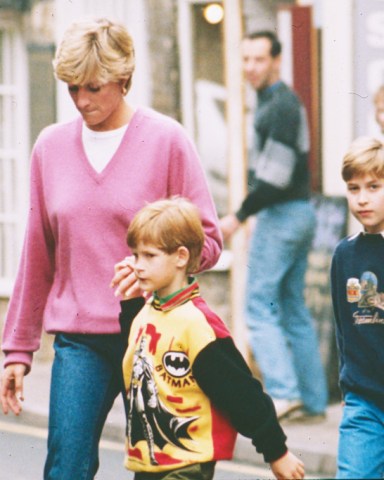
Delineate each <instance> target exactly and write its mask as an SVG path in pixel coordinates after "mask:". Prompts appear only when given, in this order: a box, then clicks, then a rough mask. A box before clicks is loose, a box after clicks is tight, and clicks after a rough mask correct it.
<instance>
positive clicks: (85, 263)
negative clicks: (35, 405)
mask: <svg viewBox="0 0 384 480" xmlns="http://www.w3.org/2000/svg"><path fill="white" fill-rule="evenodd" d="M53 66H54V72H55V75H56V77H57V78H58V79H59V80H61V81H63V82H65V83H66V84H67V85H68V91H69V95H70V97H71V99H72V101H73V102H74V104H75V106H76V108H77V110H78V111H79V113H80V115H79V117H78V118H77V119H75V120H73V121H70V122H69V123H65V124H56V125H52V126H49V127H48V128H46V129H44V130H43V131H42V132H41V134H40V136H39V138H38V139H37V141H36V144H35V146H34V148H33V152H32V158H31V199H30V201H31V204H30V210H29V219H28V225H27V230H26V237H25V243H24V248H23V252H22V258H21V263H20V267H19V271H18V275H17V278H16V283H15V287H14V292H13V295H12V297H11V301H10V305H9V311H8V314H7V318H6V323H5V328H4V333H3V344H2V349H3V351H4V353H5V355H6V358H5V370H4V374H3V378H2V385H1V404H2V409H3V411H4V413H8V411H13V412H14V413H15V414H16V415H17V414H18V413H19V412H20V410H21V406H20V402H19V400H20V398H21V397H22V395H23V378H24V376H25V375H26V374H27V373H28V372H29V370H30V368H31V363H32V356H33V353H34V352H35V351H36V350H37V349H38V348H39V342H40V336H41V330H42V328H44V329H45V330H46V331H47V332H49V333H53V334H55V343H54V348H55V359H54V362H53V369H52V381H51V397H50V418H49V438H48V456H47V460H46V464H45V471H44V478H45V479H60V480H62V479H69V478H73V479H76V480H83V479H84V480H86V479H93V478H94V476H95V474H96V471H97V469H98V464H99V460H98V443H99V439H100V435H101V432H102V429H103V425H104V422H105V419H106V417H107V414H108V412H109V410H110V409H111V407H112V405H113V402H114V399H115V398H116V396H117V395H118V394H119V392H120V391H121V390H122V385H123V382H122V374H121V361H122V355H123V352H124V350H125V345H124V342H123V341H122V336H121V335H120V327H119V322H118V313H119V305H118V301H117V299H116V297H115V296H114V294H113V290H111V289H110V288H109V286H110V278H111V276H112V274H113V266H114V264H115V263H116V260H118V259H121V258H124V257H125V256H127V255H130V251H129V250H128V248H127V247H126V245H125V241H124V239H125V233H126V230H127V226H128V225H129V223H130V220H131V218H132V217H133V216H134V214H135V213H136V212H137V211H138V210H139V209H140V208H141V207H143V205H144V204H145V203H146V202H150V201H154V200H157V199H159V198H164V197H168V196H170V195H175V194H179V195H183V196H186V197H188V198H189V199H191V200H192V201H193V202H194V203H195V204H196V205H197V206H198V207H199V210H200V211H201V213H202V219H203V225H204V231H205V244H204V249H203V256H202V262H201V268H202V269H204V268H207V267H211V266H213V265H214V264H215V262H216V261H217V258H218V256H219V254H220V250H221V236H220V233H219V231H218V228H217V216H216V211H215V208H214V205H213V202H212V198H211V196H210V193H209V191H208V188H207V183H206V179H205V176H204V173H203V171H202V168H201V165H200V162H199V159H198V157H197V155H196V151H195V148H194V146H193V145H192V144H191V142H190V140H189V139H188V137H187V136H186V134H185V132H184V130H183V129H182V127H181V126H180V125H179V124H178V123H177V122H175V121H174V120H172V119H170V118H167V117H165V116H164V115H161V114H159V113H157V112H154V111H153V110H151V109H148V108H140V107H139V108H136V109H135V108H133V106H132V105H131V104H130V103H129V102H127V101H126V99H125V96H126V94H127V93H128V91H129V88H130V86H131V81H132V75H133V71H134V67H135V57H134V47H133V42H132V39H131V37H130V35H129V34H128V32H127V30H126V29H125V27H124V26H122V25H120V24H117V23H113V22H111V21H109V20H107V19H100V20H95V21H94V20H90V21H89V20H86V21H82V22H77V23H74V24H73V25H71V26H70V27H69V29H68V30H67V31H66V32H65V34H64V38H63V40H62V42H61V44H60V45H59V47H58V49H57V52H56V56H55V59H54V62H53Z"/></svg>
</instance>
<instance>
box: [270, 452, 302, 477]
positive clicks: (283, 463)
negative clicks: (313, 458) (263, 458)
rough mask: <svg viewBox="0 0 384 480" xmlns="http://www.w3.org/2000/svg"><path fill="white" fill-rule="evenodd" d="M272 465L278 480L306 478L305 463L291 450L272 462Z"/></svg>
mask: <svg viewBox="0 0 384 480" xmlns="http://www.w3.org/2000/svg"><path fill="white" fill-rule="evenodd" d="M270 465H271V469H272V472H273V474H274V475H275V477H276V478H277V479H278V480H283V479H287V478H289V479H290V478H295V479H301V478H304V475H305V470H304V463H303V462H302V461H301V460H299V459H298V458H297V457H296V456H295V455H293V453H291V452H289V451H288V452H287V453H286V454H285V455H284V456H282V457H281V458H279V459H278V460H275V461H274V462H271V463H270Z"/></svg>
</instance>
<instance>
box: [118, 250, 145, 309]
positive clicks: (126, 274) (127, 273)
mask: <svg viewBox="0 0 384 480" xmlns="http://www.w3.org/2000/svg"><path fill="white" fill-rule="evenodd" d="M133 262H134V257H125V258H124V260H122V261H121V262H118V263H116V265H115V267H114V268H115V275H114V276H113V278H112V281H111V285H110V286H111V288H115V287H117V288H116V290H115V296H116V297H118V296H119V295H121V296H122V297H123V300H128V299H129V298H135V297H141V296H142V295H143V292H142V290H141V289H140V288H139V285H138V282H137V279H136V276H135V274H134V271H133Z"/></svg>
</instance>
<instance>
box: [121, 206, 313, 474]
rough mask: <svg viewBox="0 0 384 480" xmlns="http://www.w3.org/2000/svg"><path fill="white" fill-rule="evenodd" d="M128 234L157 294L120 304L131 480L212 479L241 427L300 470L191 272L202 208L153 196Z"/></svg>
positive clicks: (268, 457) (276, 470)
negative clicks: (126, 340) (152, 201)
mask: <svg viewBox="0 0 384 480" xmlns="http://www.w3.org/2000/svg"><path fill="white" fill-rule="evenodd" d="M127 241H128V245H129V247H130V248H131V250H132V253H133V257H134V258H133V259H132V261H131V266H132V269H133V270H134V272H135V275H136V277H137V280H138V283H139V287H140V288H141V289H142V290H143V291H145V292H147V293H150V294H151V296H150V298H148V299H147V301H145V300H144V298H143V297H136V298H131V299H128V300H127V301H122V302H121V304H122V312H121V315H120V321H121V324H122V331H123V332H124V336H125V334H127V335H128V332H129V341H128V348H127V351H126V354H125V357H124V361H123V371H124V381H125V387H126V391H127V420H128V421H127V441H126V462H125V465H126V467H127V468H128V469H130V470H133V471H134V472H135V480H176V479H183V480H187V479H191V480H192V479H194V480H196V479H199V480H211V479H212V478H213V475H214V470H215V463H216V461H218V460H223V459H230V458H231V457H232V453H233V448H234V444H235V438H236V434H237V432H240V433H242V434H243V435H245V436H247V437H249V438H251V439H252V443H253V444H254V446H255V447H256V449H257V451H258V452H260V453H262V454H263V455H264V459H265V461H266V462H268V463H270V465H271V470H272V472H273V474H274V475H275V476H276V478H279V479H282V478H290V479H301V478H303V477H304V465H303V463H302V462H301V460H299V459H298V458H296V457H295V456H294V455H293V454H292V453H291V452H289V451H288V449H287V447H286V436H285V434H284V432H283V431H282V429H281V427H280V425H279V423H278V421H277V418H276V412H275V409H274V406H273V402H272V400H271V398H270V397H269V396H268V395H267V394H265V393H264V392H263V389H262V387H261V384H260V382H259V381H258V380H256V379H255V378H253V377H252V374H251V372H250V370H249V368H248V367H247V365H246V363H245V361H244V359H243V357H242V356H241V354H240V352H239V351H238V350H237V348H236V347H235V344H234V343H233V340H232V338H231V335H230V333H229V331H228V329H227V327H226V326H225V324H224V323H223V322H222V321H221V320H220V318H218V316H217V315H216V314H215V313H214V312H212V310H211V309H210V308H209V307H208V305H207V304H206V303H205V301H204V300H203V299H202V297H201V296H200V293H199V286H198V283H197V280H196V279H195V278H194V277H191V276H190V273H192V272H195V271H196V270H197V269H198V267H199V264H200V255H201V250H202V247H203V244H204V231H203V229H202V225H201V220H200V215H199V211H198V209H197V208H196V207H195V206H194V205H192V204H191V203H190V202H189V201H187V200H185V199H182V198H174V199H170V200H160V201H157V202H155V203H151V204H149V205H147V206H146V207H144V209H142V210H140V212H139V213H138V214H137V215H136V216H135V218H134V219H133V221H132V222H131V224H130V226H129V229H128V236H127Z"/></svg>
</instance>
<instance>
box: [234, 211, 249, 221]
mask: <svg viewBox="0 0 384 480" xmlns="http://www.w3.org/2000/svg"><path fill="white" fill-rule="evenodd" d="M235 217H236V218H237V219H238V220H239V222H240V223H243V222H245V220H246V219H247V218H248V217H249V215H248V214H247V213H246V212H244V210H242V209H240V210H238V211H237V212H236V213H235Z"/></svg>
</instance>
